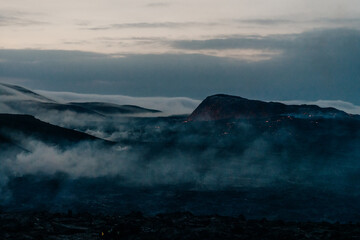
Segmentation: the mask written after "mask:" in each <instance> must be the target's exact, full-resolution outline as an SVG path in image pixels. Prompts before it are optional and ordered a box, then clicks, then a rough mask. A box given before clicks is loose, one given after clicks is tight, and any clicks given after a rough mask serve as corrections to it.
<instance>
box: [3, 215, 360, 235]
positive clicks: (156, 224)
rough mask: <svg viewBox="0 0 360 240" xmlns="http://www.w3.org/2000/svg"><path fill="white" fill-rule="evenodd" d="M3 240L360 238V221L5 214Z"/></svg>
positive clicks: (184, 216)
mask: <svg viewBox="0 0 360 240" xmlns="http://www.w3.org/2000/svg"><path fill="white" fill-rule="evenodd" d="M0 239H12V240H16V239H21V240H23V239H37V240H41V239H87V240H90V239H104V240H105V239H172V240H176V239H197V240H198V239H221V240H226V239H269V240H271V239H277V240H281V239H284V240H285V239H286V240H290V239H339V240H341V239H360V224H359V223H358V224H353V223H348V224H340V223H327V222H321V223H320V222H318V223H312V222H306V223H304V222H302V223H298V222H283V221H267V220H266V219H262V220H246V219H245V218H244V217H243V216H239V217H224V216H218V215H211V216H194V215H193V214H191V213H189V212H184V213H170V214H158V215H156V216H152V217H146V216H143V215H142V214H141V213H132V214H129V215H126V216H103V215H91V214H86V213H82V214H72V213H71V212H69V213H67V214H58V213H46V212H42V213H1V214H0Z"/></svg>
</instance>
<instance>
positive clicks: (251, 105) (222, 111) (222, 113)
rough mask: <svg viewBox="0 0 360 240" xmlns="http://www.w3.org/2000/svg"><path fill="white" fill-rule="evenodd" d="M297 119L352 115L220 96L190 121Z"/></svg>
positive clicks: (205, 103) (202, 106)
mask: <svg viewBox="0 0 360 240" xmlns="http://www.w3.org/2000/svg"><path fill="white" fill-rule="evenodd" d="M279 115H282V116H289V117H296V118H319V117H321V118H336V117H349V116H350V115H349V114H347V113H345V112H343V111H340V110H338V109H335V108H321V107H319V106H316V105H286V104H283V103H279V102H263V101H258V100H249V99H246V98H242V97H237V96H231V95H225V94H218V95H213V96H209V97H207V98H206V99H205V100H204V101H203V102H202V103H201V104H200V105H199V106H198V107H197V108H196V109H195V110H194V111H193V113H192V114H191V115H190V116H189V120H190V121H211V120H221V119H230V118H235V119H238V118H242V119H250V118H269V117H274V116H279Z"/></svg>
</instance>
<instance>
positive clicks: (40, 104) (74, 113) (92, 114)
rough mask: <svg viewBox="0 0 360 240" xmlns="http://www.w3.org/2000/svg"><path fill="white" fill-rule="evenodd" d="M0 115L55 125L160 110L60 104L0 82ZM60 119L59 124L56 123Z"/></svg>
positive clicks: (79, 103)
mask: <svg viewBox="0 0 360 240" xmlns="http://www.w3.org/2000/svg"><path fill="white" fill-rule="evenodd" d="M0 113H11V114H28V115H32V116H35V117H37V118H39V119H42V120H45V121H48V122H52V123H55V124H66V123H67V122H66V121H64V120H67V121H71V122H72V123H74V120H75V121H76V120H77V119H80V118H82V119H86V120H90V121H92V120H101V119H106V118H107V117H109V118H112V117H119V116H120V117H121V116H137V115H139V114H156V113H160V111H159V110H155V109H147V108H142V107H139V106H134V105H117V104H112V103H106V102H71V103H60V102H56V101H54V100H52V99H49V98H47V97H45V96H42V95H40V94H37V93H35V92H33V91H31V90H28V89H26V88H24V87H21V86H16V85H11V84H6V83H0ZM60 119H62V121H61V122H60V121H58V120H60Z"/></svg>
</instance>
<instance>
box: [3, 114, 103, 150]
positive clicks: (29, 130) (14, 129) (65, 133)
mask: <svg viewBox="0 0 360 240" xmlns="http://www.w3.org/2000/svg"><path fill="white" fill-rule="evenodd" d="M22 138H31V139H36V140H39V141H42V142H44V143H47V144H52V145H57V146H65V145H69V144H74V143H78V142H81V141H101V142H104V143H105V142H107V141H105V140H102V139H100V138H97V137H94V136H91V135H88V134H86V133H82V132H78V131H75V130H71V129H67V128H63V127H58V126H55V125H52V124H49V123H46V122H42V121H40V120H38V119H36V118H35V117H33V116H30V115H18V114H0V144H2V145H3V146H5V145H6V146H9V147H11V146H13V147H14V146H18V147H19V143H18V142H19V141H20V140H23V139H22ZM109 143H110V142H109Z"/></svg>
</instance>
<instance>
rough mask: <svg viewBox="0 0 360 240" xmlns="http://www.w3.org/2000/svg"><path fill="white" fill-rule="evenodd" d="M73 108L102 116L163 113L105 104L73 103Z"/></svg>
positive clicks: (135, 107)
mask: <svg viewBox="0 0 360 240" xmlns="http://www.w3.org/2000/svg"><path fill="white" fill-rule="evenodd" d="M69 104H70V105H72V106H78V107H82V108H85V109H89V110H91V111H95V112H97V113H100V114H104V115H107V114H144V113H159V112H161V111H159V110H155V109H147V108H142V107H138V106H135V105H118V104H113V103H104V102H71V103H69Z"/></svg>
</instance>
